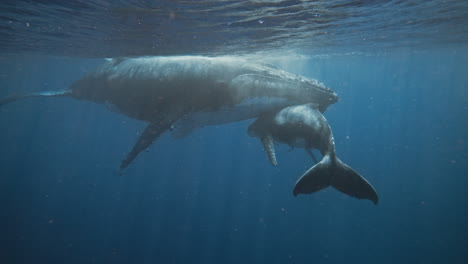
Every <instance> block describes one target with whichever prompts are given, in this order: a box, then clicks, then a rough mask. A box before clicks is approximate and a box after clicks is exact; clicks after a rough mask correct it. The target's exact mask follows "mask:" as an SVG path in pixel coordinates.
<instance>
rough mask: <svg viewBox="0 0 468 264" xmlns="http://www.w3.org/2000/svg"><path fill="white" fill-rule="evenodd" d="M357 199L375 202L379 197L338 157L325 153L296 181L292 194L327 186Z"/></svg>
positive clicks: (314, 190) (317, 189)
mask: <svg viewBox="0 0 468 264" xmlns="http://www.w3.org/2000/svg"><path fill="white" fill-rule="evenodd" d="M330 185H331V186H333V187H334V188H335V189H337V190H339V191H340V192H342V193H345V194H347V195H349V196H351V197H355V198H358V199H368V200H371V201H372V202H373V203H374V204H377V203H378V201H379V198H378V196H377V192H376V191H375V189H374V187H372V185H371V184H370V183H369V182H368V181H367V180H366V179H364V177H362V176H361V175H360V174H359V173H357V172H356V171H354V170H353V169H352V168H351V167H349V166H348V165H346V164H345V163H343V162H342V161H341V160H339V159H338V158H334V159H333V158H331V157H330V155H325V156H324V158H323V159H322V160H321V161H320V162H319V163H317V164H316V165H314V166H313V167H312V168H310V169H309V170H308V171H307V172H306V173H304V175H302V177H301V178H300V179H299V180H298V181H297V182H296V186H294V196H297V195H298V194H300V193H305V194H307V193H313V192H317V191H319V190H321V189H324V188H326V187H328V186H330Z"/></svg>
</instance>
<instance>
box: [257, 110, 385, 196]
mask: <svg viewBox="0 0 468 264" xmlns="http://www.w3.org/2000/svg"><path fill="white" fill-rule="evenodd" d="M248 133H249V135H251V136H254V137H259V138H260V139H261V141H262V143H263V146H264V149H265V152H266V153H267V155H268V158H269V160H270V162H271V163H272V164H273V165H276V163H277V162H276V155H275V149H274V142H275V141H277V142H281V143H286V144H288V145H290V146H291V147H301V148H305V149H306V150H310V149H318V150H320V152H321V153H322V155H323V158H322V160H321V161H320V162H318V163H317V164H316V165H314V166H312V168H310V169H309V170H308V171H307V172H306V173H304V174H303V175H302V177H301V178H300V179H299V180H298V181H297V182H296V186H295V187H294V196H297V195H298V194H300V193H313V192H317V191H319V190H321V189H323V188H326V187H328V186H330V185H331V186H333V187H335V188H336V189H337V190H339V191H341V192H343V193H345V194H347V195H349V196H352V197H356V198H359V199H369V200H371V201H372V202H374V203H375V204H377V202H378V196H377V192H376V191H375V189H374V187H372V185H371V184H370V183H369V182H367V181H366V180H365V179H364V178H363V177H362V176H361V175H359V173H357V172H356V171H354V170H353V169H351V168H350V167H349V166H348V165H346V164H344V163H343V162H342V161H341V160H340V159H338V157H337V156H336V153H335V141H334V139H333V134H332V131H331V129H330V126H329V125H328V122H327V120H326V119H325V117H324V116H323V115H322V113H321V112H320V111H319V110H317V106H316V105H315V104H305V105H297V106H290V107H286V108H284V109H282V110H280V111H279V112H276V111H275V112H270V113H266V114H263V115H262V116H260V117H259V118H258V119H257V120H255V122H253V123H252V124H251V125H250V126H249V129H248Z"/></svg>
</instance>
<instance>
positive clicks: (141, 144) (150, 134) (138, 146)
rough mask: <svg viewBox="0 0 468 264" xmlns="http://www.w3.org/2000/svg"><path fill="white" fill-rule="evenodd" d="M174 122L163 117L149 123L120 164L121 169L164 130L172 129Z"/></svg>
mask: <svg viewBox="0 0 468 264" xmlns="http://www.w3.org/2000/svg"><path fill="white" fill-rule="evenodd" d="M173 123H174V122H173V121H172V120H170V119H162V120H160V121H159V122H152V123H149V124H148V126H147V127H146V128H145V131H143V133H142V134H141V135H140V137H139V138H138V141H137V142H136V143H135V145H134V146H133V148H132V150H131V151H130V152H129V153H128V154H127V157H125V159H124V160H123V161H122V163H121V164H120V169H125V168H126V167H127V166H128V165H129V164H130V163H131V162H132V161H133V160H134V159H135V158H136V157H137V156H138V154H140V152H142V151H143V150H145V149H146V148H147V147H148V146H149V145H151V143H153V141H155V140H156V139H157V138H158V137H159V136H160V135H161V134H162V133H164V131H166V130H168V129H170V127H171V125H172V124H173Z"/></svg>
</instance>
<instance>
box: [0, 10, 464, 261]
mask: <svg viewBox="0 0 468 264" xmlns="http://www.w3.org/2000/svg"><path fill="white" fill-rule="evenodd" d="M59 2H60V1H59ZM59 2H57V3H59ZM100 2H101V1H100ZM163 2H164V3H167V2H165V1H163ZM227 2H230V1H227ZM257 2H263V1H257ZM265 2H266V1H265ZM273 2H282V3H283V5H285V6H286V5H287V3H289V2H290V1H273ZM297 2H300V1H297ZM21 3H22V2H21ZM24 3H26V4H27V2H24ZM24 3H23V4H24ZM37 3H38V4H37V5H39V4H42V3H44V4H49V5H51V4H53V3H55V1H37ZM57 3H55V4H57ZM102 3H105V1H102ZM291 3H292V2H291ZM294 3H296V2H294ZM335 3H338V2H335ZM339 3H341V2H339ZM432 3H433V2H432ZM140 4H141V3H140ZM257 4H259V3H257ZM260 4H261V3H260ZM433 4H434V3H433ZM57 5H59V4H57ZM264 5H266V4H264ZM275 5H278V4H275ZM388 5H390V4H388ZM434 5H435V4H434ZM436 6H437V5H436ZM387 7H388V6H387ZM430 7H433V6H431V5H430ZM30 8H31V9H33V6H30ZM61 8H64V9H65V8H70V7H67V6H61ZM74 8H77V7H74ZM211 8H214V7H211ZM256 8H257V9H258V8H259V7H258V6H256ZM265 8H267V10H271V8H278V7H277V6H273V7H271V6H267V7H265ZM285 8H286V7H285ZM290 8H291V7H290ZM353 8H356V7H353ZM365 8H371V7H369V6H367V7H365ZM373 8H374V7H373ZM375 8H378V7H375ZM388 8H391V6H390V7H388ZM459 9H460V8H459ZM4 10H7V9H4ZM119 10H121V9H119ZM125 10H126V11H125V12H127V11H128V10H127V9H125ZM137 10H138V11H141V9H140V7H139V8H138V9H137ZM324 10H325V9H324ZM366 10H367V9H366ZM421 10H423V9H421ZM424 10H425V9H424ZM436 10H439V11H440V9H436ZM452 11H453V10H452ZM465 11H466V10H462V11H461V12H465ZM9 12H10V11H9ZM225 12H227V11H225ZM24 13H26V15H28V14H29V13H28V12H24ZM423 13H424V12H423ZM434 13H438V12H435V11H434ZM448 13H449V14H451V13H450V12H448ZM6 14H8V13H6ZM19 14H22V13H21V12H17V13H16V15H17V16H18V15H19ZM445 14H447V12H446V13H445ZM23 15H24V14H23ZM4 17H6V15H5V13H4ZM54 17H55V16H54ZM447 19H448V20H449V18H447ZM7 20H8V19H7ZM18 20H19V19H18ZM257 20H258V19H257ZM454 21H456V22H460V20H454ZM352 26H353V25H351V27H352ZM466 26H467V25H466V24H462V25H460V26H459V28H458V30H461V32H458V34H459V35H458V36H457V38H455V39H451V38H446V39H445V40H446V41H444V40H439V42H437V43H432V42H431V43H425V45H423V46H422V47H419V46H418V45H414V43H413V42H412V44H408V45H406V44H407V43H405V42H401V41H400V39H398V40H397V41H395V43H394V42H392V41H391V40H388V43H385V45H383V47H382V48H379V47H380V46H379V44H378V42H374V41H372V43H373V44H372V45H371V46H373V47H374V49H373V50H372V52H366V51H365V49H364V50H363V49H362V47H361V46H360V45H358V43H357V42H354V40H355V39H351V40H352V41H351V40H350V43H352V45H351V44H350V45H349V46H348V47H346V49H343V47H334V48H327V49H323V50H322V51H323V52H320V53H318V51H314V52H312V51H311V50H308V49H301V50H298V52H297V54H299V55H294V54H296V53H294V54H292V53H289V52H290V50H289V49H287V48H288V47H287V46H286V47H284V48H285V50H288V53H284V54H285V55H284V56H281V57H276V58H271V57H269V58H264V59H267V60H269V62H271V63H273V64H275V65H276V66H277V67H280V68H283V69H285V70H288V71H291V72H294V73H297V74H302V75H304V76H307V77H311V78H316V79H318V80H320V81H321V82H323V83H325V84H327V86H329V87H332V88H333V90H334V91H336V92H337V93H338V94H339V96H340V101H339V102H338V103H336V104H334V105H332V106H330V107H329V109H328V110H327V111H326V112H325V116H326V118H327V119H328V121H329V123H330V126H331V128H332V129H333V132H334V136H335V141H336V147H337V154H338V156H339V157H340V159H341V160H343V161H344V162H346V163H347V164H348V165H350V166H351V167H353V168H354V169H356V170H357V171H359V172H360V173H361V174H362V175H363V176H364V177H365V178H366V179H368V180H369V181H370V182H371V183H372V184H373V185H374V187H375V188H376V189H377V191H378V193H379V198H380V200H379V204H378V205H377V206H375V205H373V204H372V203H371V202H369V201H367V200H357V199H353V198H350V197H348V196H346V195H344V194H342V193H339V192H338V191H336V190H334V189H332V188H328V189H326V190H324V191H321V192H318V193H315V194H311V195H300V196H298V197H294V196H293V195H292V188H293V186H294V183H295V182H296V180H297V179H298V178H299V176H300V175H302V173H303V172H304V171H306V170H307V169H308V168H309V167H310V166H311V165H312V164H313V162H312V160H311V159H310V157H309V156H308V155H307V154H306V153H305V152H304V151H303V150H301V149H295V150H292V151H290V149H289V147H286V146H278V148H277V156H278V162H279V165H278V166H277V167H272V166H271V165H270V164H269V162H268V160H267V158H266V155H265V154H264V152H263V150H262V146H261V144H260V142H259V141H258V140H257V139H255V138H251V137H249V136H248V134H247V127H248V125H249V124H250V123H251V121H243V122H239V123H232V124H227V125H222V126H212V127H205V128H202V129H199V130H196V131H194V132H193V133H192V134H191V135H189V136H188V137H186V138H183V139H177V140H176V139H173V138H172V137H171V136H170V135H163V136H162V138H160V139H159V140H158V141H157V142H155V143H154V144H153V145H152V146H151V147H150V149H149V151H148V152H145V153H143V154H141V155H140V156H139V157H138V158H137V159H136V160H135V161H134V163H133V164H132V165H131V166H130V167H129V168H128V169H127V170H126V171H125V172H124V174H123V175H121V174H119V172H118V166H119V163H120V161H121V159H122V158H123V157H124V156H125V154H126V153H127V152H128V151H129V150H130V148H131V146H132V145H133V144H134V142H135V140H136V139H137V136H138V133H140V131H141V130H142V129H143V128H144V127H145V124H144V123H143V122H140V121H135V120H132V119H129V118H128V117H126V116H123V115H121V114H119V113H115V112H112V111H109V110H108V109H106V107H105V106H103V105H97V104H93V103H90V102H85V101H77V100H73V99H70V98H34V99H27V100H25V101H21V102H16V103H14V104H10V105H7V106H4V107H2V108H1V109H0V124H2V125H1V129H0V146H1V148H0V206H1V210H0V214H1V215H0V230H1V231H0V234H1V236H0V262H1V263H344V262H346V263H466V261H467V259H468V254H467V253H466V248H467V246H466V245H467V244H466V236H467V234H468V224H467V223H468V209H467V208H468V205H467V198H466V194H465V192H466V191H465V189H466V186H468V180H467V177H466V172H467V170H468V153H467V150H466V144H467V143H466V142H467V135H468V122H467V116H468V95H467V92H466V91H467V89H468V87H467V86H468V75H467V74H466V65H467V62H468V48H467V45H466V42H464V41H462V40H464V39H466V37H467V32H466V31H463V27H465V28H466ZM246 28H248V26H246ZM338 28H339V27H338ZM454 30H455V29H454ZM84 32H85V33H86V32H87V31H84ZM389 32H396V31H392V30H390V31H389ZM240 33H242V31H239V32H236V34H240ZM363 33H367V34H369V35H371V34H370V33H371V32H370V31H364V32H363ZM463 33H464V34H463ZM35 34H36V35H34V37H35V38H34V39H36V37H38V38H40V34H39V33H35ZM460 34H461V35H462V36H460ZM85 35H86V34H85ZM383 35H385V34H383ZM408 35H410V34H408ZM1 36H2V37H1V38H2V40H3V42H2V43H5V42H7V40H10V38H8V37H7V36H6V35H1ZM15 36H16V38H15V39H20V37H21V38H23V37H24V38H26V39H27V35H18V34H16V35H15ZM444 36H445V35H444ZM308 37H311V36H308ZM226 38H227V37H226ZM344 38H345V37H344ZM422 39H424V40H427V38H422ZM47 40H48V38H44V41H46V43H47ZM416 40H418V38H415V39H413V41H415V42H416V43H417V41H416ZM455 40H456V41H455ZM422 42H424V41H422ZM36 44H37V46H35V47H34V48H32V49H29V50H28V49H23V48H24V47H18V50H16V51H15V50H14V49H12V48H11V47H10V48H8V49H6V50H7V51H8V52H5V53H4V54H3V55H1V56H0V69H1V70H0V87H1V90H0V98H4V97H6V96H8V95H11V94H21V93H27V92H33V91H49V90H54V91H55V90H60V89H63V88H66V87H68V85H70V84H71V83H72V82H73V81H75V80H77V79H79V78H81V77H82V76H84V75H85V74H86V73H89V72H92V71H93V70H94V69H96V67H98V65H100V64H101V63H102V61H103V59H102V57H104V56H105V55H107V54H114V53H115V52H117V54H119V55H125V54H127V51H128V50H127V49H126V48H129V46H125V45H123V46H122V47H125V48H122V50H119V49H118V48H114V47H112V48H109V49H106V52H103V53H100V51H102V49H103V48H101V49H93V47H90V48H91V50H92V51H93V52H90V53H87V54H86V52H85V51H86V49H83V48H81V47H80V48H78V50H79V51H78V52H77V54H78V56H73V55H74V54H73V48H70V49H62V50H60V49H59V48H57V52H56V53H55V54H51V52H50V51H51V50H50V49H46V50H45V51H44V52H41V49H40V47H41V45H42V44H40V43H39V44H38V43H35V42H33V41H32V42H31V43H30V45H29V46H30V47H32V46H34V45H36ZM62 44H63V43H62ZM101 44H102V43H101ZM249 44H251V45H252V47H255V45H254V44H252V43H250V42H249ZM432 44H433V45H432ZM132 45H135V44H132ZM25 46H28V45H25ZM45 46H47V45H45ZM250 48H251V47H249V48H248V49H250ZM272 49H274V47H272ZM220 50H221V51H222V49H220ZM220 50H217V51H216V54H218V53H219V52H220ZM349 50H351V51H353V50H355V51H356V52H348V51H349ZM254 51H256V50H254ZM122 52H123V54H122ZM141 52H143V53H142V54H145V53H146V52H144V49H142V50H140V51H139V53H141ZM184 52H185V51H184ZM197 52H200V50H197ZM279 52H280V53H281V49H279ZM165 53H167V54H170V53H176V54H183V53H182V52H181V51H180V50H178V49H176V48H174V49H173V50H171V51H167V52H165ZM202 54H203V52H202ZM275 54H277V53H275ZM51 55H54V56H51ZM127 55H130V54H127ZM151 55H154V54H151ZM205 55H210V53H207V54H205ZM84 57H87V58H84ZM89 57H93V58H89Z"/></svg>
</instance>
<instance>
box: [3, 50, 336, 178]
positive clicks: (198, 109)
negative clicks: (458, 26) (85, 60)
mask: <svg viewBox="0 0 468 264" xmlns="http://www.w3.org/2000/svg"><path fill="white" fill-rule="evenodd" d="M48 96H53V97H57V96H70V97H73V98H76V99H81V100H87V101H92V102H95V103H99V104H105V105H108V106H109V105H110V106H112V109H115V110H117V111H118V112H120V113H121V114H124V115H126V116H128V117H130V118H133V119H138V120H142V121H145V122H147V123H148V125H147V127H146V129H145V130H144V132H143V133H142V134H141V135H140V137H139V138H138V140H137V142H136V144H135V145H134V146H133V148H132V150H131V151H130V152H129V153H128V154H127V156H126V158H125V159H124V160H123V161H122V163H121V166H120V167H121V168H122V169H123V168H126V167H127V166H128V165H129V164H130V163H131V162H132V161H133V160H134V159H135V158H136V157H137V155H138V154H139V153H140V152H141V151H143V150H145V149H146V148H147V147H148V146H149V145H150V144H151V143H152V142H153V141H155V140H156V139H157V138H158V137H159V136H160V135H161V134H162V133H164V132H165V131H168V130H171V129H173V128H174V127H177V126H180V127H183V128H184V129H182V130H183V132H182V133H181V135H182V136H183V135H185V134H187V133H189V132H190V131H191V130H192V129H194V128H196V127H199V126H203V125H213V124H223V123H229V122H235V121H240V120H245V119H251V118H255V117H258V116H259V115H260V114H262V113H264V112H269V111H274V110H279V109H282V108H284V107H287V106H291V105H297V104H304V103H315V104H316V105H317V107H318V109H319V110H320V111H325V109H326V108H327V107H328V106H329V105H330V104H333V103H335V102H337V100H338V97H337V95H336V94H335V93H334V92H333V91H332V90H331V89H329V88H328V87H326V86H325V85H324V84H322V83H320V82H318V81H317V80H314V79H309V78H306V77H303V76H299V75H295V74H292V73H289V72H286V71H284V70H280V69H276V68H274V67H271V66H267V65H263V64H260V63H253V62H249V61H247V60H245V59H241V58H236V57H198V56H176V57H139V58H118V59H109V60H108V61H107V62H106V63H105V64H104V65H102V66H101V67H100V68H99V69H98V70H96V71H95V72H93V73H91V74H89V75H87V76H85V77H84V78H82V79H80V80H77V81H76V82H74V83H73V84H71V86H70V87H69V88H68V89H65V90H63V91H56V92H50V91H49V92H39V93H32V94H25V95H19V96H11V97H8V98H5V99H3V100H0V106H1V105H4V104H7V103H10V102H14V101H16V100H19V99H23V98H28V97H48Z"/></svg>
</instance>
